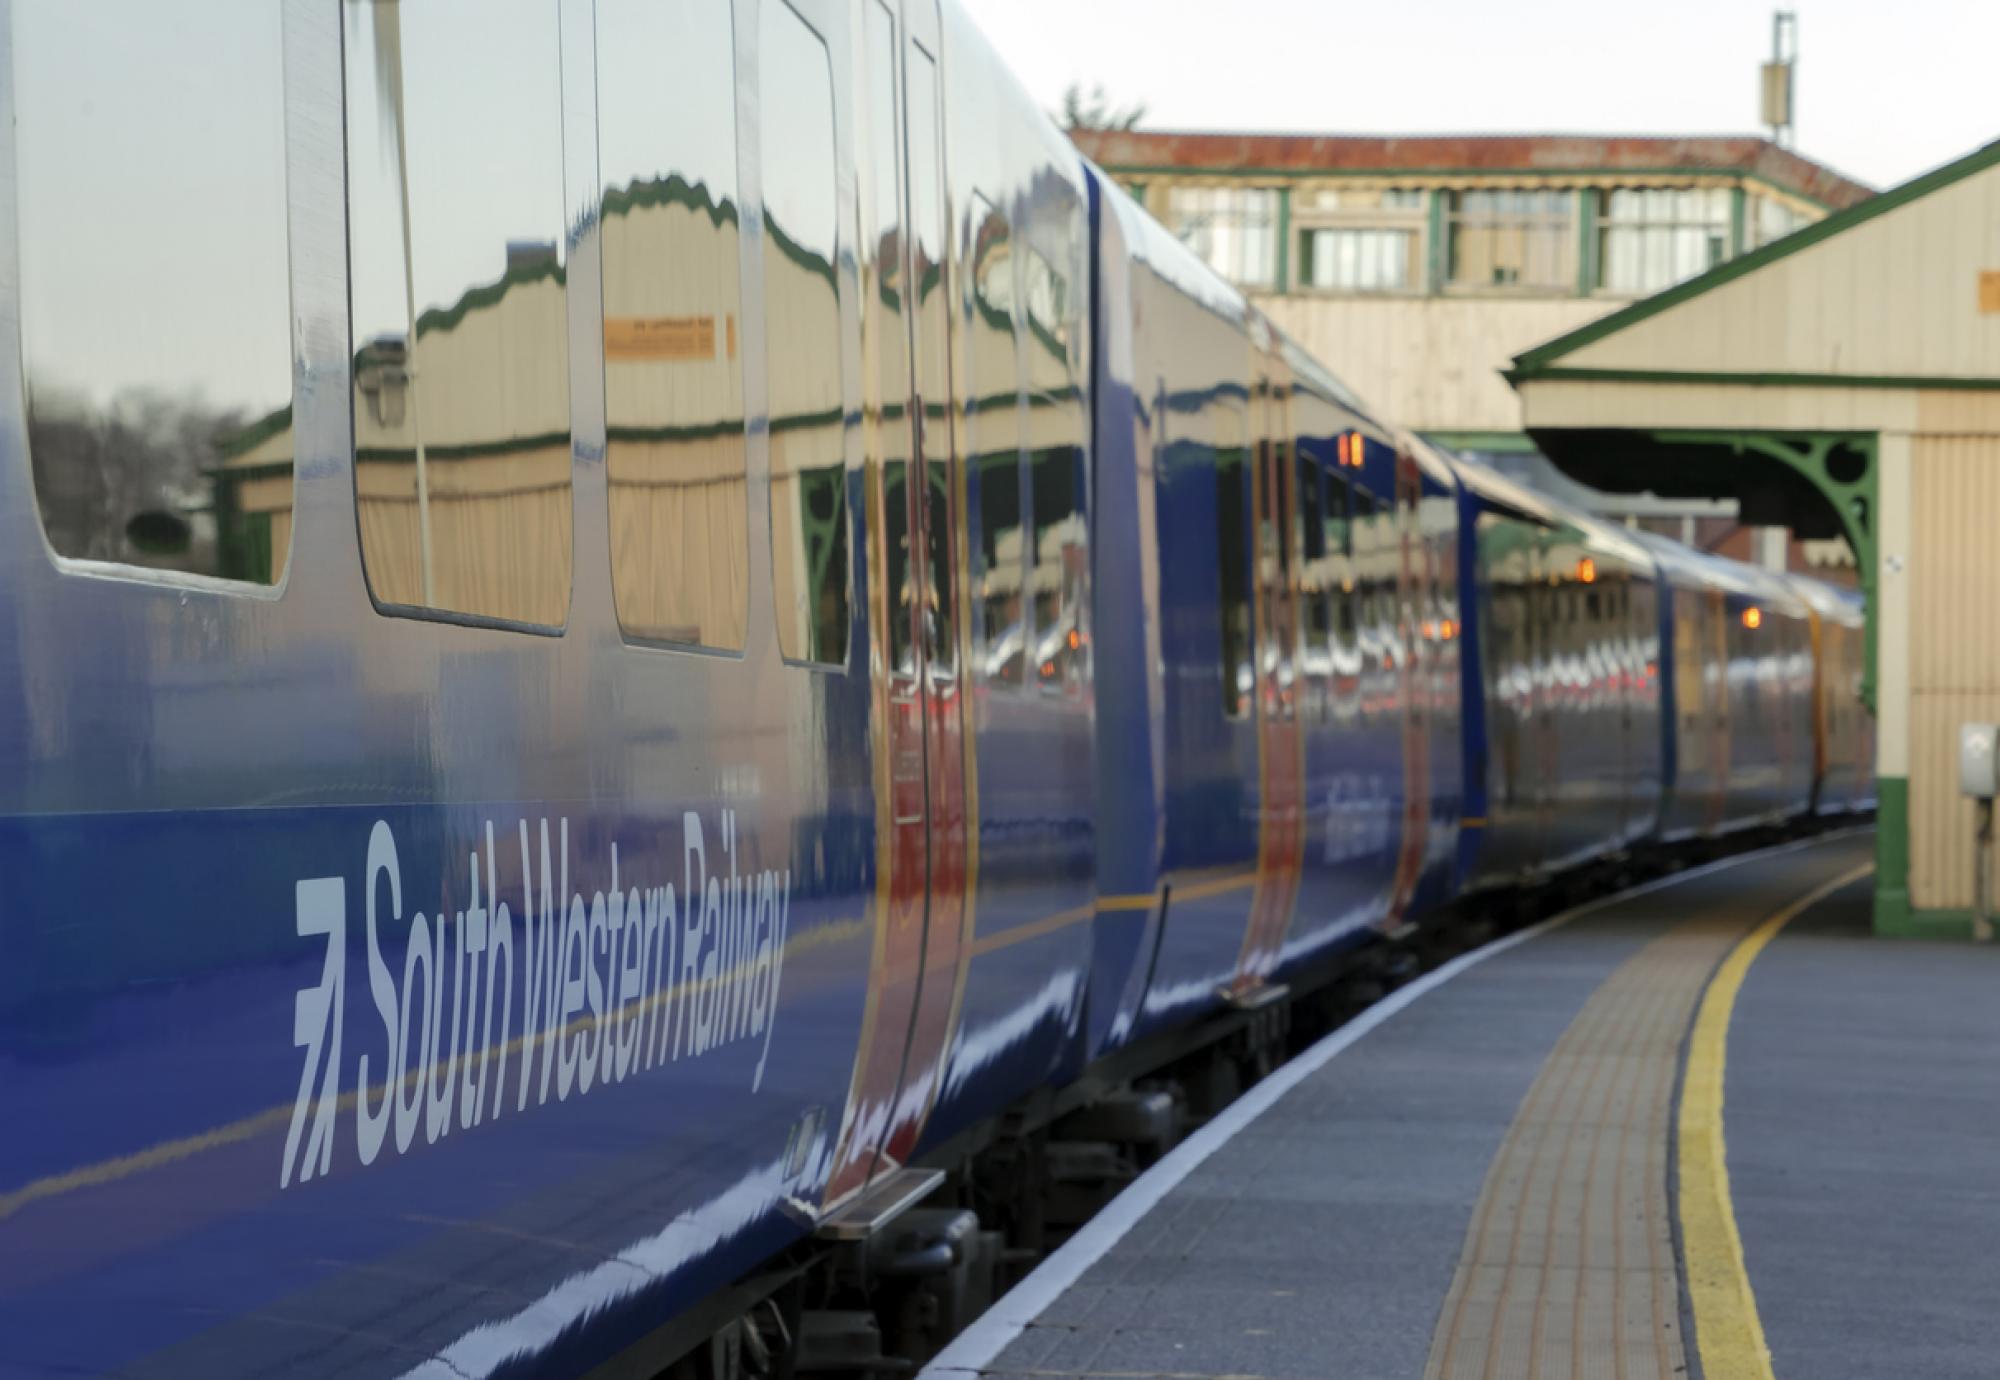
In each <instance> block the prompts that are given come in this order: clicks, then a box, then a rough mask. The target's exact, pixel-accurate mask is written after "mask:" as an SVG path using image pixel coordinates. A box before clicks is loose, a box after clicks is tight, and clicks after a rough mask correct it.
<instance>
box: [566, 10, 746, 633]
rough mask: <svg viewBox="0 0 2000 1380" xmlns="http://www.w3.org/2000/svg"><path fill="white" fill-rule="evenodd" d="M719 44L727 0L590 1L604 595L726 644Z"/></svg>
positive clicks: (731, 285) (722, 47)
mask: <svg viewBox="0 0 2000 1380" xmlns="http://www.w3.org/2000/svg"><path fill="white" fill-rule="evenodd" d="M733 51H734V49H733V46H732V40H731V38H730V27H729V4H728V0H664V2H662V0H601V3H599V5H598V6H597V100H598V162H599V166H600V167H601V168H602V169H603V173H604V182H605V188H604V219H603V230H602V235H603V246H604V251H603V274H604V407H605V422H606V453H605V469H606V471H607V473H608V475H609V479H610V484H609V490H610V504H611V594H612V601H613V603H614V605H615V606H616V608H617V612H618V624H619V626H620V627H621V628H623V629H624V630H625V632H626V633H627V634H628V635H629V636H632V637H637V638H647V639H654V640H658V641H663V642H677V643H685V644H690V645H697V646H703V647H714V648H720V649H724V650H728V651H740V650H742V647H743V637H744V629H745V624H746V622H747V618H748V609H749V592H748V591H749V584H750V569H749V567H750V550H749V541H750V539H749V519H748V502H747V495H746V484H745V478H744V431H743V366H742V362H741V360H740V359H739V358H738V354H737V317H738V314H739V313H740V312H741V310H742V303H741V302H740V300H739V291H738V286H737V258H738V255H737V231H738V223H739V219H740V217H739V214H738V203H737V184H736V119H735V110H736V84H735V81H734V71H735V62H734V58H733ZM662 64H665V65H667V66H669V67H671V69H672V70H673V72H674V73H675V79H674V80H673V81H662V80H660V72H661V67H662Z"/></svg>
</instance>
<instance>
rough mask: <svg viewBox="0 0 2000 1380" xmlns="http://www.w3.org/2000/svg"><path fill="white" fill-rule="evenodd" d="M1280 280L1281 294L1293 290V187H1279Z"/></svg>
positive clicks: (1278, 283)
mask: <svg viewBox="0 0 2000 1380" xmlns="http://www.w3.org/2000/svg"><path fill="white" fill-rule="evenodd" d="M1277 276H1278V281H1277V284H1276V286H1277V289H1278V291H1279V293H1280V294H1283V293H1286V292H1289V291H1290V290H1291V285H1292V284H1291V276H1292V189H1291V188H1290V187H1280V188H1278V275H1277Z"/></svg>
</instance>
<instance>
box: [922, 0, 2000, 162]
mask: <svg viewBox="0 0 2000 1380" xmlns="http://www.w3.org/2000/svg"><path fill="white" fill-rule="evenodd" d="M961 3H962V4H964V6H965V7H966V9H967V10H968V11H969V12H970V13H971V15H972V17H973V18H974V20H975V21H976V22H977V23H978V25H979V27H980V28H981V29H982V30H984V31H985V33H986V35H987V37H988V38H989V39H990V40H991V41H992V43H993V45H994V47H995V48H996V49H997V50H998V51H999V53H1000V55H1001V57H1002V58H1003V59H1005V61H1006V63H1007V65H1008V66H1009V67H1011V68H1012V69H1013V70H1014V73H1015V75H1016V76H1017V77H1018V78H1019V79H1020V80H1021V81H1022V83H1023V84H1024V85H1026V87H1027V88H1028V91H1029V93H1030V94H1031V95H1033V96H1034V97H1035V99H1036V100H1037V101H1039V102H1040V103H1041V104H1042V105H1043V106H1044V107H1046V108H1049V109H1056V108H1058V107H1059V106H1060V104H1061V100H1062V93H1063V90H1064V88H1065V87H1067V86H1068V85H1069V84H1070V83H1072V82H1080V83H1082V85H1083V86H1084V87H1085V89H1086V90H1087V89H1088V88H1089V87H1091V86H1092V85H1094V84H1098V83H1101V84H1102V85H1103V86H1104V88H1105V91H1106V93H1107V94H1108V95H1109V97H1110V98H1111V100H1112V101H1113V103H1114V104H1117V105H1130V104H1134V103H1140V104H1144V105H1145V107H1146V116H1145V119H1144V120H1143V122H1142V124H1141V128H1152V129H1200V130H1207V129H1216V130H1263V131H1285V132H1304V133H1345V134H1484V133H1515V134H1535V133H1584V134H1599V133H1602V134H1718V133H1729V134H1733V133H1758V132H1761V128H1762V127H1761V126H1760V125H1759V124H1758V99H1757V89H1758V88H1757V79H1758V78H1757V68H1758V64H1760V63H1761V62H1763V61H1764V60H1765V59H1766V58H1767V57H1768V56H1769V53H1770V47H1771V11H1772V8H1773V7H1772V5H1771V4H1769V3H1763V2H1762V0H1512V3H1500V2H1499V0H1368V2H1367V3H1357V0H1227V2H1226V3H1225V2H1224V0H961ZM1791 8H1792V9H1794V10H1795V11H1796V12H1797V14H1798V19H1799V22H1798V32H1799V65H1798V73H1797V83H1796V114H1797V121H1798V129H1797V137H1796V141H1795V147H1796V148H1797V149H1798V151H1799V152H1800V153H1802V154H1804V155H1805V156H1806V157H1808V158H1811V159H1813V160H1814V161H1816V162H1819V163H1824V164H1826V165H1828V166H1829V167H1832V168H1834V169H1836V170H1837V171H1840V172H1843V173H1846V174H1847V175H1848V176H1850V177H1854V178H1857V179H1859V180H1860V181H1862V182H1865V183H1868V184H1870V185H1871V186H1874V187H1877V188H1883V187H1889V186H1893V185H1895V184H1896V183H1898V182H1902V181H1905V180H1907V179H1908V178H1911V177H1914V176H1915V175H1917V174H1918V173H1921V172H1923V171H1925V170H1926V169H1929V168H1932V167H1935V166H1937V165H1938V164H1940V163H1944V162H1948V161H1950V160H1951V159H1953V158H1956V157H1958V156H1959V155H1960V154H1963V153H1966V152H1969V151H1970V150H1972V149H1974V148H1976V147H1978V146H1979V145H1981V144H1984V143H1987V142H1990V141H1991V140H1993V139H1995V138H2000V100H1996V99H1994V94H1993V93H1994V76H1993V73H1994V55H1995V54H1996V53H2000V0H1893V3H1885V0H1792V3H1791Z"/></svg>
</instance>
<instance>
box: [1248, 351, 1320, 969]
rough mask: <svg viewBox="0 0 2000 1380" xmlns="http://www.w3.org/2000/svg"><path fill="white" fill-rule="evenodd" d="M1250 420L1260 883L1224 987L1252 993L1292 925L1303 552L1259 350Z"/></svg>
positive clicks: (1268, 372)
mask: <svg viewBox="0 0 2000 1380" xmlns="http://www.w3.org/2000/svg"><path fill="white" fill-rule="evenodd" d="M1256 365H1257V368H1258V370H1259V374H1260V377H1259V380H1258V384H1257V392H1256V396H1255V397H1254V398H1253V399H1252V402H1251V412H1252V416H1251V426H1252V427H1253V428H1254V432H1255V436H1256V448H1255V452H1254V456H1253V460H1252V466H1251V479H1250V487H1251V504H1252V513H1253V514H1254V521H1255V531H1256V548H1255V562H1256V564H1255V576H1256V578H1255V581H1254V583H1253V597H1254V598H1255V600H1256V611H1255V614H1254V617H1255V619H1256V624H1255V626H1256V630H1257V631H1256V642H1257V650H1256V661H1255V665H1256V682H1257V684H1256V692H1255V695H1254V697H1253V698H1254V702H1255V704H1256V706H1257V709H1256V713H1257V778H1258V788H1259V789H1258V815H1257V881H1256V886H1255V888H1254V890H1253V891H1252V893H1251V901H1250V919H1249V923H1248V924H1247V925H1246V926H1245V929H1244V933H1243V949H1242V952H1241V954H1240V955H1239V956H1238V958H1237V962H1236V977H1235V979H1234V981H1233V982H1232V983H1231V984H1230V991H1231V992H1232V994H1234V995H1236V996H1238V997H1244V996H1247V995H1249V994H1250V993H1251V992H1253V991H1254V990H1255V989H1257V988H1258V987H1260V986H1262V985H1263V983H1264V980H1265V979H1266V978H1267V977H1268V976H1269V975H1270V973H1271V971H1272V969H1274V968H1275V967H1276V966H1277V962H1278V950H1279V947H1280V946H1281V945H1282V944H1283V942H1284V937H1285V933H1286V931H1287V930H1288V929H1289V928H1290V927H1291V918H1292V909H1293V906H1294V904H1295V902H1296V900H1297V897H1298V885H1299V868H1300V864H1301V862H1302V860H1303V852H1304V846H1305V839H1304V832H1305V761H1304V743H1303V740H1302V739H1301V737H1300V726H1299V713H1298V700H1299V681H1298V669H1299V667H1298V661H1299V607H1298V575H1297V570H1296V562H1297V560H1298V553H1299V548H1300V544H1301V542H1300V534H1299V531H1298V529H1297V523H1298V498H1297V492H1296V489H1297V479H1298V471H1297V467H1296V466H1295V465H1293V463H1292V458H1291V456H1292V443H1293V436H1292V424H1291V386H1290V383H1289V380H1287V379H1286V378H1285V377H1283V375H1282V368H1283V366H1282V365H1278V364H1276V363H1275V362H1274V361H1271V360H1269V359H1266V358H1264V357H1262V356H1259V357H1258V358H1257V360H1256Z"/></svg>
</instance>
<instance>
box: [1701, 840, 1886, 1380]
mask: <svg viewBox="0 0 2000 1380" xmlns="http://www.w3.org/2000/svg"><path fill="white" fill-rule="evenodd" d="M1874 870H1875V864H1873V863H1863V864H1861V865H1860V866H1859V867H1856V868H1854V869H1853V870H1852V871H1850V872H1845V873H1843V874H1841V875H1840V876H1838V877H1835V878H1834V879H1833V880H1832V881H1830V882H1827V883H1826V884H1825V885H1823V886H1819V887H1815V888H1814V889H1813V890H1812V891H1809V892H1807V893H1806V894H1805V895H1804V896H1801V897H1800V898H1799V899H1798V900H1796V901H1794V902H1792V903H1791V904H1790V905H1788V906H1786V907H1785V908H1784V909H1783V910H1781V911H1779V912H1778V913H1777V914H1775V915H1773V916H1772V917H1771V918H1770V919H1768V920H1766V921H1764V923H1763V924H1761V925H1759V926H1757V928H1756V929H1754V930H1752V931H1751V932H1750V933H1749V934H1747V935H1745V936H1744V937H1743V938H1742V939H1741V940H1740V941H1738V943H1737V945H1736V947H1735V948H1734V949H1732V950H1731V951H1730V954H1729V957H1728V958H1726V959H1724V960H1723V961H1722V966H1721V967H1720V968H1718V969H1717V970H1716V973H1715V978H1714V980H1713V981H1711V982H1710V983H1709V985H1708V993H1707V995H1706V996H1704V997H1703V998H1702V1002H1701V1011H1700V1013H1699V1014H1698V1015H1696V1017H1695V1022H1694V1034H1693V1036H1692V1037H1691V1038H1690V1040H1689V1042H1688V1059H1687V1075H1686V1077H1685V1078H1684V1080H1683V1081H1682V1084H1681V1121H1680V1142H1679V1150H1680V1210H1681V1244H1682V1247H1683V1249H1684V1251H1685V1252H1686V1260H1687V1281H1688V1299H1689V1301H1690V1302H1691V1303H1692V1304H1693V1307H1694V1335H1695V1343H1696V1345H1697V1346H1698V1347H1699V1349H1700V1352H1701V1368H1702V1373H1703V1374H1704V1375H1706V1376H1707V1377H1708V1380H1774V1377H1773V1375H1772V1371H1771V1348H1770V1347H1769V1345H1767V1344H1766V1342H1765V1340H1764V1324H1763V1323H1762V1322H1761V1321H1759V1319H1758V1317H1757V1296H1756V1294H1755V1293H1754V1292H1753V1291H1752V1290H1751V1288H1750V1273H1749V1271H1748V1270H1747V1269H1746V1268H1745V1266H1744V1263H1743V1237H1742V1235H1741V1234H1740V1233H1739V1232H1738V1231H1737V1229H1736V1209H1735V1207H1734V1206H1733V1205H1732V1203H1731V1200H1730V1195H1729V1163H1728V1159H1727V1158H1726V1156H1725V1153H1724V1148H1723V1140H1722V1077H1723V1068H1724V1065H1725V1064H1726V1063H1727V1061H1728V1057H1729V1018H1730V1016H1731V1015H1732V1014H1734V1012H1735V1010H1736V994H1737V993H1738V992H1739V991H1741V990H1742V987H1743V979H1744V977H1745V975H1746V974H1748V973H1749V971H1750V965H1751V964H1752V963H1754V962H1756V960H1757V955H1758V954H1760V953H1762V952H1763V950H1764V946H1765V945H1766V944H1768V943H1770V942H1771V940H1772V938H1773V937H1774V936H1776V934H1777V933H1778V931H1779V930H1781V929H1783V928H1784V927H1785V926H1786V925H1787V924H1789V923H1790V922H1791V921H1792V920H1793V919H1795V918H1796V917H1797V916H1799V915H1800V914H1801V913H1803V912H1804V911H1806V910H1807V909H1809V908H1811V907H1812V906H1815V905H1817V904H1818V903H1819V902H1821V901H1823V900H1825V899H1826V898H1827V897H1829V896H1831V895H1832V894H1833V893H1834V892H1836V891H1839V890H1840V889H1841V888H1842V887H1844V886H1848V885H1850V884H1852V883H1854V882H1858V881H1860V880H1861V879H1862V878H1863V877H1866V876H1867V875H1869V874H1870V873H1871V872H1873V871H1874Z"/></svg>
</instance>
